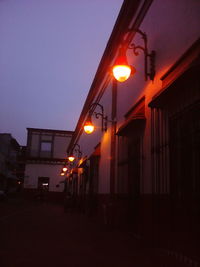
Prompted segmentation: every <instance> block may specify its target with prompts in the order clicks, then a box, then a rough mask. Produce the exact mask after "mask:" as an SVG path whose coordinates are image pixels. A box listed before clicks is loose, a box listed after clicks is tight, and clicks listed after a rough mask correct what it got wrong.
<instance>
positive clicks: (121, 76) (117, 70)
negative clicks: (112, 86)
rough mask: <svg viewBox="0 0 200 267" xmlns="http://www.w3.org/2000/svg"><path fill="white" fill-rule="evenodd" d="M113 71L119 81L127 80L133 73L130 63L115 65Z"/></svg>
mask: <svg viewBox="0 0 200 267" xmlns="http://www.w3.org/2000/svg"><path fill="white" fill-rule="evenodd" d="M112 71H113V75H114V77H115V79H116V80H117V81H119V82H124V81H126V80H127V79H128V78H129V77H130V75H131V67H130V66H128V65H115V66H114V67H113V70H112Z"/></svg>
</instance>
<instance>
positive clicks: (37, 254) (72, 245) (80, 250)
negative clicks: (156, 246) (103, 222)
mask: <svg viewBox="0 0 200 267" xmlns="http://www.w3.org/2000/svg"><path fill="white" fill-rule="evenodd" d="M0 208H1V210H2V212H1V217H0V231H1V232H0V236H1V239H0V240H1V242H0V248H1V249H0V266H1V267H18V266H20V267H25V266H26V267H32V266H39V267H40V266H48V267H51V266H58V267H61V266H69V267H79V266H95V267H100V266H101V267H102V266H104V267H107V266H109V267H122V266H124V267H129V266H131V267H153V266H154V267H155V266H159V267H163V266H168V265H165V264H166V262H162V261H163V260H162V259H161V262H162V263H161V264H160V263H159V260H160V259H159V257H158V256H156V254H155V253H154V250H153V249H151V248H148V247H145V246H144V244H143V245H141V244H139V242H138V241H136V240H134V239H133V237H130V236H129V235H128V234H125V233H120V232H116V231H110V230H108V229H106V228H105V227H103V226H100V225H97V224H95V223H94V222H93V221H92V220H91V219H89V218H88V217H87V216H86V215H83V214H78V213H73V214H68V213H65V212H64V210H63V207H62V205H58V204H49V203H37V202H28V203H26V202H25V201H24V200H21V199H20V200H19V199H16V200H15V199H14V200H7V201H4V202H1V203H0ZM174 266H175V265H174ZM171 267H173V266H172V265H171Z"/></svg>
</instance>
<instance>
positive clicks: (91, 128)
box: [83, 121, 94, 134]
mask: <svg viewBox="0 0 200 267" xmlns="http://www.w3.org/2000/svg"><path fill="white" fill-rule="evenodd" d="M83 128H84V131H85V132H86V133H87V134H91V133H92V132H93V131H94V125H93V124H92V123H91V121H86V123H85V125H84V127H83Z"/></svg>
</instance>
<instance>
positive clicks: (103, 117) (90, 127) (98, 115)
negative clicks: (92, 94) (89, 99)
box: [83, 102, 108, 134]
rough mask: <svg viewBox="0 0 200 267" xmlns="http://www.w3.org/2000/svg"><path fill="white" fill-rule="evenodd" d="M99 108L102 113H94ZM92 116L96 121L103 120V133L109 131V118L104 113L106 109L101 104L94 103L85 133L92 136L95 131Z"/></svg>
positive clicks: (85, 125)
mask: <svg viewBox="0 0 200 267" xmlns="http://www.w3.org/2000/svg"><path fill="white" fill-rule="evenodd" d="M97 106H98V107H99V108H100V112H96V111H94V109H95V108H96V107H97ZM92 115H95V117H96V119H99V118H101V130H102V132H104V131H105V132H106V131H107V123H108V118H107V116H106V115H105V113H104V108H103V106H102V105H100V104H99V103H96V102H95V103H92V104H91V105H90V109H89V115H88V118H87V120H86V122H85V124H84V126H83V128H84V131H85V132H86V133H87V134H91V133H92V132H93V131H94V125H93V123H92V119H91V118H92Z"/></svg>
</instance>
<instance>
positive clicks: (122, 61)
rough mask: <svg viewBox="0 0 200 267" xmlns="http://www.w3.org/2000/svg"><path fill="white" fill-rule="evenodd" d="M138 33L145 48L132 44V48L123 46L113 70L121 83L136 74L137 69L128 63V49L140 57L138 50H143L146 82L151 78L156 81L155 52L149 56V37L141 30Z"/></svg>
mask: <svg viewBox="0 0 200 267" xmlns="http://www.w3.org/2000/svg"><path fill="white" fill-rule="evenodd" d="M136 32H137V33H139V34H140V35H141V36H142V39H143V41H144V46H140V45H135V44H134V43H132V44H131V45H130V46H122V47H120V49H119V55H118V58H117V60H116V62H115V64H114V66H113V68H112V72H113V76H114V77H115V79H116V80H117V81H119V82H124V81H126V80H127V79H128V78H129V77H130V75H131V74H132V75H133V74H134V73H135V72H136V70H135V68H134V67H132V66H130V65H129V64H128V62H127V58H126V51H127V49H131V50H133V53H134V55H135V56H138V55H139V53H138V50H142V51H143V52H144V75H145V80H146V81H147V79H148V78H149V79H150V80H153V79H154V76H155V51H151V53H150V54H149V52H148V48H147V35H146V33H144V32H142V31H141V30H139V29H137V30H136Z"/></svg>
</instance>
